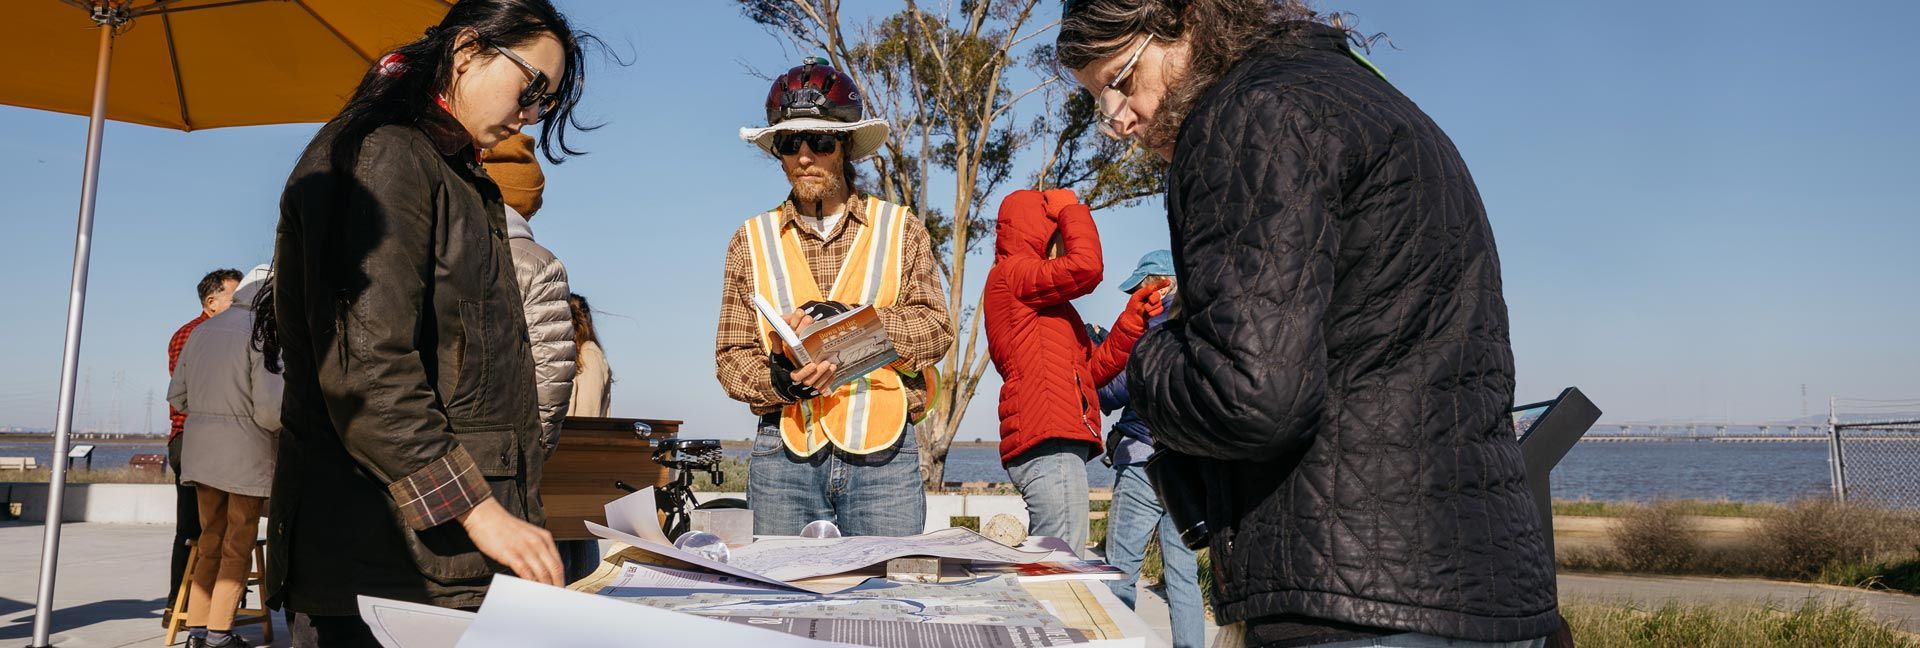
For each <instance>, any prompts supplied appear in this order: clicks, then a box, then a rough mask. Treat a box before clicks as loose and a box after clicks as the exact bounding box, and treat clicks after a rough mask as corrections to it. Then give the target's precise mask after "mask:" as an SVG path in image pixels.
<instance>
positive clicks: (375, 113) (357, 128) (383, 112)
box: [253, 0, 597, 373]
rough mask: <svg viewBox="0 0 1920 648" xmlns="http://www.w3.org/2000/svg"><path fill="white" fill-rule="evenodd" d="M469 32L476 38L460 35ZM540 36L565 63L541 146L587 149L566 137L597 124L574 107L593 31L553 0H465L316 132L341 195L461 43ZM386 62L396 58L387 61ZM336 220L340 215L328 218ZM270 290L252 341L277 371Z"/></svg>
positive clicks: (430, 106) (366, 80)
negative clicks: (367, 153) (374, 141)
mask: <svg viewBox="0 0 1920 648" xmlns="http://www.w3.org/2000/svg"><path fill="white" fill-rule="evenodd" d="M468 34H472V35H473V36H474V38H472V39H463V37H464V36H466V35H468ZM542 36H552V37H553V38H555V39H558V40H559V41H560V46H561V49H562V51H564V52H565V59H564V61H565V66H564V68H563V71H562V72H561V73H560V78H559V79H557V80H556V81H558V83H559V87H558V88H556V89H555V90H554V95H555V96H557V97H559V102H558V103H557V104H556V105H555V106H554V107H553V109H552V110H549V111H547V113H546V115H544V116H543V117H542V118H541V120H540V137H539V140H540V150H541V152H542V153H544V154H545V155H546V157H547V160H548V161H550V162H552V163H554V164H560V163H561V162H564V161H565V160H566V157H567V156H570V155H580V154H582V153H583V152H584V151H578V150H575V149H574V148H573V147H571V146H569V145H568V144H567V132H568V131H570V130H593V129H594V128H597V125H586V124H582V123H580V121H579V120H578V118H577V117H576V116H575V115H574V113H573V109H574V106H575V104H577V103H579V101H580V93H581V91H582V89H583V88H584V87H585V85H586V66H585V64H584V57H583V56H582V54H581V44H582V43H585V42H593V41H596V39H595V38H594V37H593V36H592V35H590V34H586V33H583V32H577V31H574V30H573V28H572V27H571V26H569V25H568V23H567V18H566V16H564V15H561V13H560V11H559V10H557V9H555V8H554V7H553V4H552V3H551V2H549V1H548V0H460V1H459V2H457V3H455V4H454V5H453V7H452V8H451V9H448V10H447V15H446V17H445V18H442V19H441V20H440V24H439V25H436V26H434V27H432V28H429V29H427V32H426V35H424V36H422V37H421V38H420V39H419V40H416V41H413V42H411V43H408V44H406V45H402V46H400V47H399V48H398V49H395V50H393V51H392V52H390V53H388V55H386V56H383V57H381V59H380V62H379V63H376V64H375V65H373V66H372V67H371V68H370V69H368V70H367V73H366V75H365V76H362V77H361V78H360V85H359V87H357V88H355V89H354V91H353V97H352V98H351V99H348V100H347V105H346V106H345V107H343V108H341V109H340V114H338V115H336V116H334V118H333V120H332V121H329V122H327V125H326V126H324V127H322V128H321V129H320V133H319V134H318V135H315V136H314V137H315V139H317V140H322V141H326V142H328V154H327V163H328V167H329V170H330V172H331V173H332V175H333V177H334V178H336V179H337V185H336V186H338V187H339V188H340V189H341V191H342V193H341V196H340V200H341V201H342V202H344V200H345V198H346V194H345V191H346V190H347V188H349V187H351V186H352V184H353V183H351V182H347V181H345V179H347V178H351V177H353V167H354V164H355V163H356V162H357V161H358V160H359V158H360V147H361V145H362V144H363V143H365V141H366V139H367V136H368V135H370V134H372V133H373V131H374V130H376V129H378V128H380V127H382V126H387V125H390V124H412V123H414V122H415V121H417V120H419V119H420V118H421V117H422V116H423V115H426V114H427V111H429V110H438V109H439V107H438V105H437V102H436V101H435V98H436V97H438V96H439V95H440V94H441V93H442V92H445V91H446V89H447V84H448V83H449V82H450V81H451V80H452V77H453V60H454V54H455V52H456V51H458V50H459V49H461V48H466V47H474V48H477V51H476V52H475V53H474V54H475V56H479V57H492V56H498V55H499V54H498V52H495V51H494V49H493V48H494V47H501V48H513V47H518V46H521V45H525V44H527V43H530V42H532V41H534V40H535V39H538V38H540V37H542ZM389 62H391V63H393V64H392V65H386V63H389ZM333 222H337V219H329V223H333ZM321 235H322V236H324V237H325V238H324V239H323V240H324V241H326V242H327V244H328V246H327V247H324V248H323V249H331V242H332V241H333V240H334V237H333V236H332V232H325V233H322V234H321ZM273 293H274V290H273V285H272V283H269V284H268V285H267V287H266V288H265V289H263V290H261V291H260V295H259V297H258V298H257V299H256V300H255V301H254V314H255V317H254V323H253V345H254V348H255V349H258V350H260V351H261V353H262V354H263V355H264V356H265V357H266V361H267V368H268V369H269V370H272V371H274V372H275V373H278V372H279V371H280V340H279V334H278V327H277V326H276V323H275V321H274V308H273ZM337 315H338V314H336V316H337Z"/></svg>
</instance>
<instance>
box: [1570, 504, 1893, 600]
mask: <svg viewBox="0 0 1920 648" xmlns="http://www.w3.org/2000/svg"><path fill="white" fill-rule="evenodd" d="M1689 512H1690V510H1689V509H1688V507H1687V506H1686V505H1684V504H1675V503H1656V504H1654V505H1652V506H1640V507H1635V508H1633V509H1631V510H1629V511H1626V512H1625V513H1624V515H1622V516H1621V518H1620V521H1619V524H1618V525H1617V526H1615V527H1614V529H1613V531H1612V533H1611V535H1610V537H1609V541H1610V543H1609V544H1610V546H1608V547H1604V548H1579V547H1569V548H1565V549H1563V550H1562V551H1561V552H1560V555H1559V562H1560V566H1561V568H1563V569H1566V570H1569V571H1599V572H1635V573H1649V572H1651V573H1664V574H1701V575H1715V576H1760V577H1766V578H1777V579H1785V580H1798V581H1813V582H1821V583H1829V584H1834V585H1846V586H1851V587H1865V588H1870V589H1887V590H1894V591H1901V592H1907V593H1914V594H1920V516H1916V515H1914V514H1911V513H1904V512H1898V511H1892V510H1888V509H1885V508H1881V507H1876V506H1872V505H1867V504H1845V505H1843V504H1838V503H1835V502H1832V501H1828V500H1805V501H1800V502H1795V503H1793V504H1790V505H1787V506H1780V507H1775V508H1773V509H1771V510H1769V511H1768V512H1767V513H1766V514H1765V515H1763V516H1762V517H1761V518H1760V525H1759V530H1758V531H1757V533H1756V535H1755V537H1754V538H1752V541H1751V542H1748V543H1746V544H1745V545H1744V546H1739V547H1724V548H1707V547H1702V546H1701V545H1700V543H1699V540H1698V538H1697V535H1696V534H1695V532H1694V531H1693V530H1692V529H1690V528H1689V527H1688V526H1687V524H1686V522H1685V520H1684V517H1685V516H1686V514H1688V513H1689Z"/></svg>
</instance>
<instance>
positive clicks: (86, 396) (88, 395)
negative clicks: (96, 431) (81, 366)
mask: <svg viewBox="0 0 1920 648" xmlns="http://www.w3.org/2000/svg"><path fill="white" fill-rule="evenodd" d="M80 410H81V411H83V412H86V417H85V418H84V421H85V424H84V425H82V426H80V429H81V430H88V429H92V428H93V367H87V384H86V386H85V387H83V388H81V390H80Z"/></svg>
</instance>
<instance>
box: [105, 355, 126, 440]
mask: <svg viewBox="0 0 1920 648" xmlns="http://www.w3.org/2000/svg"><path fill="white" fill-rule="evenodd" d="M126 382H127V370H125V369H119V370H115V371H114V372H113V412H112V413H109V414H108V415H107V431H108V432H109V433H112V434H120V433H121V432H124V431H125V430H123V429H121V427H120V409H121V408H120V388H121V387H122V386H124V385H126Z"/></svg>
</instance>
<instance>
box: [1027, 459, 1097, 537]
mask: <svg viewBox="0 0 1920 648" xmlns="http://www.w3.org/2000/svg"><path fill="white" fill-rule="evenodd" d="M1098 451H1099V449H1098V448H1096V447H1094V446H1093V444H1090V443H1087V442H1085V441H1068V440H1065V439H1047V440H1045V441H1041V442H1040V443H1039V445H1035V446H1033V447H1032V448H1028V449H1027V451H1026V452H1022V453H1020V455H1019V456H1017V457H1014V458H1013V461H1012V462H1010V463H1008V464H1007V476H1008V477H1011V478H1013V486H1014V488H1017V489H1019V490H1020V497H1021V498H1022V499H1025V500H1026V501H1027V533H1029V534H1032V535H1039V536H1052V537H1055V538H1059V539H1061V540H1065V541H1066V542H1067V546H1069V547H1073V552H1074V553H1076V554H1085V553H1086V550H1087V460H1088V459H1090V458H1092V457H1093V455H1094V454H1095V453H1097V452H1098Z"/></svg>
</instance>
